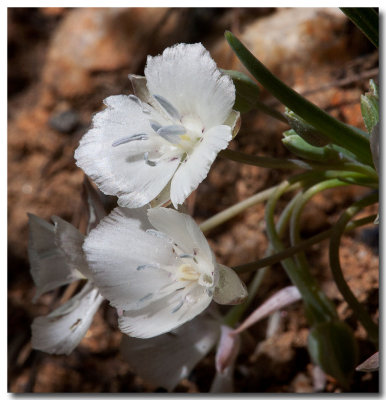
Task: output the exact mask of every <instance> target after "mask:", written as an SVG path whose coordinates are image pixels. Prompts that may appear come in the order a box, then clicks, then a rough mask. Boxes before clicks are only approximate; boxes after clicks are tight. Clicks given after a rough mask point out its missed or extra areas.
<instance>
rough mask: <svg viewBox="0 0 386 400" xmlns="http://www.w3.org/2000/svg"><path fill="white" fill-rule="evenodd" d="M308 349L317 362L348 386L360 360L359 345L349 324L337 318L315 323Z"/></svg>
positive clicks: (344, 385) (309, 337)
mask: <svg viewBox="0 0 386 400" xmlns="http://www.w3.org/2000/svg"><path fill="white" fill-rule="evenodd" d="M308 351H309V352H310V355H311V358H312V360H313V362H314V363H315V364H317V365H319V366H320V367H321V368H322V369H323V371H324V372H326V373H327V374H329V375H331V376H333V377H334V378H335V379H337V380H338V381H339V383H340V384H341V385H342V386H343V387H344V388H346V389H347V388H348V385H349V382H350V379H351V377H352V374H353V372H354V370H355V367H356V365H357V362H358V345H357V342H356V340H355V338H354V335H353V332H352V331H351V329H350V328H349V327H348V325H347V324H345V323H344V322H342V321H336V320H335V321H329V322H322V323H319V324H316V325H314V326H313V328H312V329H311V331H310V334H309V336H308Z"/></svg>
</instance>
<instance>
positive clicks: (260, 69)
mask: <svg viewBox="0 0 386 400" xmlns="http://www.w3.org/2000/svg"><path fill="white" fill-rule="evenodd" d="M225 37H226V39H227V41H228V43H229V45H230V46H231V47H232V49H233V51H234V52H235V53H236V55H237V57H238V58H239V59H240V61H241V62H242V63H243V64H244V66H245V67H246V68H247V69H248V71H249V72H250V73H251V74H252V75H253V76H254V77H255V78H256V79H257V80H258V81H259V82H260V83H261V84H262V85H263V86H264V87H265V88H266V89H267V90H268V91H269V92H270V93H271V94H272V95H274V96H275V97H276V98H277V99H278V100H280V101H281V102H282V103H283V104H284V105H286V106H287V107H288V108H289V109H291V110H292V111H294V112H295V113H296V114H297V115H299V116H300V117H301V118H303V119H304V120H305V121H306V122H307V123H308V124H310V125H311V126H312V127H313V128H315V129H316V130H318V131H319V132H322V133H323V134H324V135H325V136H326V137H328V138H329V139H330V140H331V141H332V142H333V143H335V144H337V145H339V146H342V147H344V148H346V149H347V150H349V151H350V152H352V153H353V154H355V155H356V156H357V158H358V159H359V160H360V161H361V162H363V163H365V164H368V165H372V158H371V152H370V144H369V141H368V138H367V137H366V136H365V135H362V134H361V133H359V132H358V131H356V130H355V129H352V128H351V127H350V126H348V125H346V124H344V123H343V122H340V121H338V120H337V119H335V118H333V117H331V116H330V115H329V114H327V113H326V112H324V111H323V110H321V109H320V108H319V107H317V106H315V105H314V104H312V103H311V102H310V101H308V100H307V99H305V98H304V97H303V96H301V95H299V94H298V93H297V92H296V91H294V90H293V89H291V88H290V87H288V86H287V85H286V84H284V83H283V82H282V81H281V80H280V79H278V78H277V77H276V76H274V75H273V74H272V73H271V72H270V71H269V70H268V69H267V68H266V67H265V66H264V65H263V64H262V63H261V62H260V61H259V60H257V59H256V57H254V55H253V54H252V53H251V52H250V51H249V50H248V49H247V48H246V47H245V46H244V45H243V44H242V43H241V42H240V41H239V40H238V39H237V38H236V37H235V36H234V35H233V34H232V33H231V32H229V31H227V32H226V33H225Z"/></svg>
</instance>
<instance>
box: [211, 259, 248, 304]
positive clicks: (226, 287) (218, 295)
mask: <svg viewBox="0 0 386 400" xmlns="http://www.w3.org/2000/svg"><path fill="white" fill-rule="evenodd" d="M217 266H218V283H217V286H216V289H215V290H214V295H213V300H214V301H215V302H216V303H218V304H239V303H241V302H243V300H245V298H246V297H247V296H248V292H247V288H246V287H245V284H244V282H243V281H242V280H241V279H240V278H239V276H238V275H237V274H236V272H235V271H233V269H232V268H229V267H226V266H225V265H221V264H217Z"/></svg>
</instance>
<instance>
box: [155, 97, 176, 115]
mask: <svg viewBox="0 0 386 400" xmlns="http://www.w3.org/2000/svg"><path fill="white" fill-rule="evenodd" d="M153 97H154V98H155V99H156V100H157V101H158V103H160V104H161V106H162V107H163V108H164V110H165V111H166V112H167V113H168V114H169V115H170V116H171V117H172V118H174V119H177V120H178V121H179V120H181V116H180V113H179V112H178V111H177V109H176V108H175V107H174V106H173V104H171V103H169V101H168V100H166V99H165V97H162V96H160V95H158V94H154V95H153Z"/></svg>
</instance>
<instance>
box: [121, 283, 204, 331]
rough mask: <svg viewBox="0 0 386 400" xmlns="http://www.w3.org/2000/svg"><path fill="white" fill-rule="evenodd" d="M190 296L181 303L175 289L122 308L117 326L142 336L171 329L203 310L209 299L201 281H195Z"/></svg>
mask: <svg viewBox="0 0 386 400" xmlns="http://www.w3.org/2000/svg"><path fill="white" fill-rule="evenodd" d="M189 298H190V300H189V301H185V302H184V303H183V305H182V306H181V303H180V302H181V298H180V297H179V296H178V292H176V293H172V294H170V295H169V296H166V297H164V298H162V299H160V300H159V301H157V302H154V303H151V304H149V305H148V306H147V307H145V308H142V309H140V310H135V311H124V313H123V315H122V316H121V317H120V318H119V321H118V322H119V328H120V330H121V331H122V332H123V333H126V334H127V335H129V336H134V337H138V338H144V339H145V338H151V337H154V336H158V335H161V334H163V333H166V332H170V331H171V330H173V329H176V328H178V327H179V326H181V325H182V324H184V323H185V322H187V321H190V320H191V319H193V318H194V317H195V316H196V315H198V314H200V313H201V312H202V311H204V310H205V309H206V308H207V307H208V306H209V304H210V302H211V300H212V297H211V296H210V294H209V293H208V291H207V290H206V289H205V288H204V287H202V286H200V285H195V287H194V289H193V292H192V293H191V294H190V297H189Z"/></svg>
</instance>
